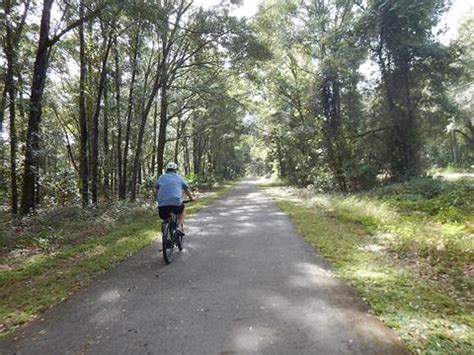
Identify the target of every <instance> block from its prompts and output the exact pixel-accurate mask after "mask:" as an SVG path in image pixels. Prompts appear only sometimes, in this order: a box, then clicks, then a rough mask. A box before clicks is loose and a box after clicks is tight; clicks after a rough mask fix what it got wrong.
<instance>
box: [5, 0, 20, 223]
mask: <svg viewBox="0 0 474 355" xmlns="http://www.w3.org/2000/svg"><path fill="white" fill-rule="evenodd" d="M4 5H5V16H7V17H10V16H11V5H12V4H11V0H5V4H4ZM6 27H7V29H6V45H5V54H6V59H7V73H6V77H5V92H7V93H8V98H9V105H8V107H9V110H8V111H9V115H10V179H11V180H10V188H11V201H10V202H11V212H12V213H13V214H17V213H18V188H17V175H16V152H17V142H16V140H17V136H16V127H15V123H16V113H15V105H16V104H15V91H16V90H15V85H14V83H13V72H14V70H15V63H16V58H15V57H16V55H15V48H14V46H15V45H16V43H14V38H13V36H14V33H13V32H12V23H11V21H9V23H7V26H6ZM18 36H19V34H18ZM5 102H6V96H5V97H2V107H1V109H2V116H3V110H4V108H5ZM2 122H3V117H2ZM2 122H0V124H1V123H2ZM0 133H1V129H0ZM1 149H2V150H3V143H2V147H1Z"/></svg>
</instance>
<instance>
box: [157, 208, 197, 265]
mask: <svg viewBox="0 0 474 355" xmlns="http://www.w3.org/2000/svg"><path fill="white" fill-rule="evenodd" d="M189 202H191V200H189V201H183V203H189ZM177 227H178V215H177V214H175V213H170V215H169V216H168V218H166V219H165V220H164V221H163V222H162V223H161V239H162V250H163V259H165V263H166V264H170V263H171V262H172V261H173V259H174V254H175V246H176V247H178V249H179V251H182V250H183V243H184V240H183V236H184V234H183V233H181V232H180V231H178V230H177Z"/></svg>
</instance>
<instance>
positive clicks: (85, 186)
mask: <svg viewBox="0 0 474 355" xmlns="http://www.w3.org/2000/svg"><path fill="white" fill-rule="evenodd" d="M79 14H80V16H83V14H84V3H83V1H81V5H80V8H79ZM84 27H85V25H84V24H81V26H80V27H79V56H80V67H81V68H80V75H79V128H80V136H81V138H80V144H81V147H80V164H79V166H80V167H79V169H80V178H81V196H82V206H83V207H86V206H87V205H88V204H89V155H88V152H89V149H88V147H89V142H88V141H89V127H88V124H87V123H88V121H89V120H88V118H87V110H86V79H87V59H86V51H85V39H84Z"/></svg>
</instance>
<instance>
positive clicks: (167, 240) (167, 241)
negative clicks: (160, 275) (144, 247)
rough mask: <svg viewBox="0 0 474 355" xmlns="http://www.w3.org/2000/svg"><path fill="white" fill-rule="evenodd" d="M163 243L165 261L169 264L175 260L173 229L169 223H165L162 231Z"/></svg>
mask: <svg viewBox="0 0 474 355" xmlns="http://www.w3.org/2000/svg"><path fill="white" fill-rule="evenodd" d="M161 237H162V243H163V246H162V248H163V259H165V263H167V264H169V263H171V262H172V261H173V258H174V243H173V239H172V235H171V228H170V225H169V224H168V223H165V225H164V226H163V229H162V234H161Z"/></svg>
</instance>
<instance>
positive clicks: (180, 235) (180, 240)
mask: <svg viewBox="0 0 474 355" xmlns="http://www.w3.org/2000/svg"><path fill="white" fill-rule="evenodd" d="M175 233H176V232H175ZM176 234H177V236H176V245H177V246H178V249H179V251H182V250H183V244H184V238H183V233H176Z"/></svg>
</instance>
